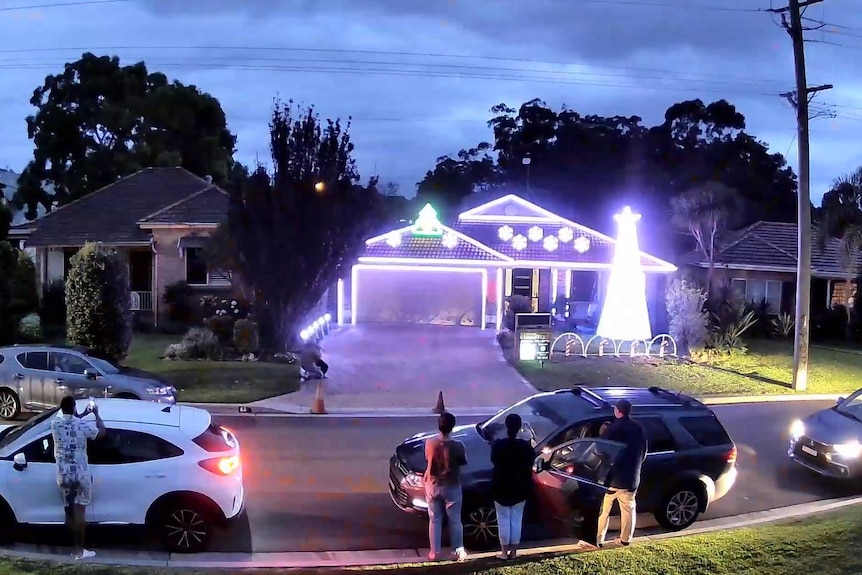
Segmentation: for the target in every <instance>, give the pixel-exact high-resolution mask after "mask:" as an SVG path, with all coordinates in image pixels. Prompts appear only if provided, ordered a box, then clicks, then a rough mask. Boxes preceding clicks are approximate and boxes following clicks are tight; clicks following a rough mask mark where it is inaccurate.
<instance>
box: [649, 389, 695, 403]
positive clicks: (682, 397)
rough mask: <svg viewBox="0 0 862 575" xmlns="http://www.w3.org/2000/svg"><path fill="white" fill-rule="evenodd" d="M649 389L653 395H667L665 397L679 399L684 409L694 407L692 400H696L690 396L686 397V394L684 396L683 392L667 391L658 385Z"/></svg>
mask: <svg viewBox="0 0 862 575" xmlns="http://www.w3.org/2000/svg"><path fill="white" fill-rule="evenodd" d="M647 389H648V390H649V392H650V393H652V394H653V395H665V396H667V395H669V396H671V397H674V398H676V399H678V400H679V401H681V402H682V405H683V406H684V407H691V406H692V400H693V399H694V398H692V397H690V396H688V395H685V394H684V393H682V392H679V391H671V390H670V389H665V388H663V387H659V386H657V385H651V386H650V387H649V388H647Z"/></svg>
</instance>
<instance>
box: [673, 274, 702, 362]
mask: <svg viewBox="0 0 862 575" xmlns="http://www.w3.org/2000/svg"><path fill="white" fill-rule="evenodd" d="M705 303H706V292H705V291H704V290H702V289H700V288H699V287H698V286H697V285H696V284H693V283H691V282H690V281H688V280H686V279H684V278H675V279H674V280H673V281H672V282H671V283H670V285H668V287H667V293H666V295H665V305H666V307H667V314H668V317H669V318H670V326H669V331H670V336H671V337H672V338H673V339H674V341H676V343H677V346H678V348H679V349H678V353H679V355H686V354H688V353H689V352H690V351H691V350H693V349H696V348H698V347H702V346H703V345H704V343H706V338H707V335H708V331H709V315H708V314H707V312H706V310H705V309H704V304H705Z"/></svg>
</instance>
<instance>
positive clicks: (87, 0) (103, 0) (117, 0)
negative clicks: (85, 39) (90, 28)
mask: <svg viewBox="0 0 862 575" xmlns="http://www.w3.org/2000/svg"><path fill="white" fill-rule="evenodd" d="M136 1H137V0H79V1H78V2H50V3H45V4H26V5H21V6H4V7H2V8H0V12H17V11H19V10H41V9H43V8H77V7H79V6H92V5H94V4H121V3H127V2H136Z"/></svg>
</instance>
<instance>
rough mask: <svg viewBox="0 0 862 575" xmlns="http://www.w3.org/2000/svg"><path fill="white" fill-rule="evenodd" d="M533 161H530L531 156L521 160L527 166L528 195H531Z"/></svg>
mask: <svg viewBox="0 0 862 575" xmlns="http://www.w3.org/2000/svg"><path fill="white" fill-rule="evenodd" d="M532 161H533V160H531V159H530V156H527V157H526V158H524V159H523V160H521V163H522V164H524V165H525V166H527V195H529V194H530V163H531V162H532Z"/></svg>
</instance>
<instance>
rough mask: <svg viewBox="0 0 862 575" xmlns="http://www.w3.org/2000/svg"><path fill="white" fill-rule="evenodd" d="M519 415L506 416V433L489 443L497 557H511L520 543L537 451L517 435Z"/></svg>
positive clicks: (519, 424)
mask: <svg viewBox="0 0 862 575" xmlns="http://www.w3.org/2000/svg"><path fill="white" fill-rule="evenodd" d="M520 430H521V416H519V415H518V414H517V413H512V414H509V416H507V417H506V432H507V435H508V437H506V438H505V439H498V440H497V441H495V442H494V445H493V446H492V447H491V462H492V463H493V464H494V473H493V476H492V479H491V487H492V491H493V495H494V507H496V508H497V525H498V526H499V529H500V545H501V548H502V551H503V552H502V553H501V554H500V556H499V558H500V559H504V560H505V559H514V558H515V557H516V555H517V553H518V545H519V544H520V543H521V522H522V521H523V519H524V506H525V505H526V503H527V499H528V498H529V496H530V490H531V489H532V487H533V461H534V459H535V458H536V454H535V452H534V451H533V447H532V446H531V445H530V442H529V441H526V440H524V439H518V432H519V431H520Z"/></svg>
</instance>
